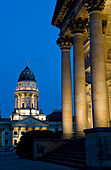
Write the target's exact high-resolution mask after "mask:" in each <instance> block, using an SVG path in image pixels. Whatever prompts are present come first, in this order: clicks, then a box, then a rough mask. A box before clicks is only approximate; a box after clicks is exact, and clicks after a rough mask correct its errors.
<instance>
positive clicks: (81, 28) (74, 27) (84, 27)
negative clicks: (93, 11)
mask: <svg viewBox="0 0 111 170" xmlns="http://www.w3.org/2000/svg"><path fill="white" fill-rule="evenodd" d="M68 27H69V29H70V31H71V33H73V34H74V33H84V32H87V31H88V29H89V22H88V19H87V18H86V19H82V18H81V17H79V18H78V19H75V18H74V17H72V18H71V20H70V21H69V24H68Z"/></svg>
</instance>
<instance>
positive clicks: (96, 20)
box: [57, 0, 109, 138]
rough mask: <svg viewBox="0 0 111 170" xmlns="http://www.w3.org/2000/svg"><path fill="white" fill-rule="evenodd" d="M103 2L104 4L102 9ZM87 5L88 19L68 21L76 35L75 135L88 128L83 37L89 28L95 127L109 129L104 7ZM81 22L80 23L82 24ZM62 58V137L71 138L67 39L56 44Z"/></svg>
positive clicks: (69, 69) (68, 49)
mask: <svg viewBox="0 0 111 170" xmlns="http://www.w3.org/2000/svg"><path fill="white" fill-rule="evenodd" d="M102 5H103V6H104V3H102V1H101V6H102ZM84 6H85V7H86V8H87V10H88V12H89V18H90V21H89V23H88V20H87V19H81V18H79V19H74V18H72V19H71V20H70V22H69V29H70V31H71V33H72V35H73V57H74V59H73V62H74V63H73V67H74V69H73V70H74V74H73V76H74V104H75V105H74V106H75V128H76V135H77V136H79V135H84V134H83V130H84V129H86V128H87V120H86V117H87V113H86V91H85V83H86V82H85V63H84V60H85V59H84V48H83V37H84V32H85V30H86V27H87V28H88V25H89V28H90V56H91V87H92V113H93V127H108V120H109V116H108V110H107V108H108V107H107V94H106V78H105V61H104V46H103V35H102V16H101V15H102V12H101V10H102V8H103V6H102V7H101V6H100V4H99V5H98V4H96V5H95V6H93V1H92V4H91V3H89V1H88V0H84ZM79 23H80V24H79ZM57 44H58V45H59V46H60V49H61V53H62V54H61V55H62V66H61V67H62V117H63V136H64V137H65V138H70V137H71V136H72V88H71V68H70V48H71V44H70V41H68V39H67V37H60V38H59V39H58V41H57Z"/></svg>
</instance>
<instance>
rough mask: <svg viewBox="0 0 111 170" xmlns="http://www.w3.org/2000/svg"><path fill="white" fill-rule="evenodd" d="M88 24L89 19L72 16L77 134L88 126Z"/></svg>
mask: <svg viewBox="0 0 111 170" xmlns="http://www.w3.org/2000/svg"><path fill="white" fill-rule="evenodd" d="M87 26H88V21H87V19H85V20H83V19H82V18H78V19H77V20H76V19H74V18H71V20H70V23H69V29H70V31H71V33H72V34H73V56H74V59H73V62H74V64H73V66H74V74H73V75H74V107H75V132H76V136H81V135H82V136H83V135H84V133H83V130H84V129H86V128H87V126H86V125H87V122H86V120H87V111H86V88H85V63H84V47H83V37H84V32H85V30H86V28H87Z"/></svg>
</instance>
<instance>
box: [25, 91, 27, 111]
mask: <svg viewBox="0 0 111 170" xmlns="http://www.w3.org/2000/svg"><path fill="white" fill-rule="evenodd" d="M26 95H27V94H26V93H24V96H25V101H24V108H26Z"/></svg>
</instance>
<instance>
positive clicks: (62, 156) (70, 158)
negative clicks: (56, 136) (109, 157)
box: [42, 138, 86, 169]
mask: <svg viewBox="0 0 111 170" xmlns="http://www.w3.org/2000/svg"><path fill="white" fill-rule="evenodd" d="M42 161H48V162H52V163H57V164H61V165H64V166H68V167H73V168H78V169H85V167H86V152H85V139H84V138H78V139H71V140H70V141H68V142H67V143H66V144H64V145H63V146H62V147H61V148H59V149H57V150H55V151H53V152H51V153H49V154H47V155H46V156H44V157H43V158H42Z"/></svg>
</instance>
